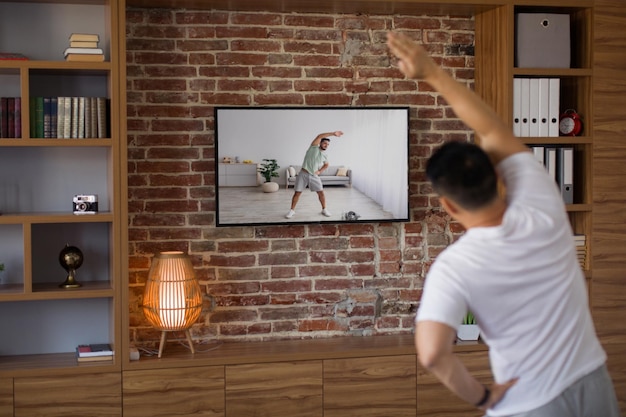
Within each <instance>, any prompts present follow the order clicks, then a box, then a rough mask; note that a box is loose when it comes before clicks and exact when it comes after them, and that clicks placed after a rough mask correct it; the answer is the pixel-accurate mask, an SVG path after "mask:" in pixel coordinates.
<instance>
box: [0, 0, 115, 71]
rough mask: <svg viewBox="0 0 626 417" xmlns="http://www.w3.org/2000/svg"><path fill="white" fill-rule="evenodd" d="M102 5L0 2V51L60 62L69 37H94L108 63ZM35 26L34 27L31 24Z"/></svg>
mask: <svg viewBox="0 0 626 417" xmlns="http://www.w3.org/2000/svg"><path fill="white" fill-rule="evenodd" d="M106 16H107V10H106V6H105V5H104V2H103V4H63V3H57V4H53V3H45V2H44V3H33V2H0V51H4V52H19V53H22V54H24V55H26V56H27V57H28V58H30V59H32V60H34V59H36V60H43V61H64V57H63V51H64V50H65V48H67V47H68V46H69V37H70V35H71V34H72V33H96V34H98V35H99V36H100V42H99V43H98V47H100V48H102V50H103V51H104V53H105V60H106V61H109V60H110V52H109V51H110V49H111V48H110V45H111V38H110V34H109V33H108V30H107V21H106ZM33 22H36V23H33Z"/></svg>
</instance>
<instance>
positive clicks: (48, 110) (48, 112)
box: [43, 97, 56, 139]
mask: <svg viewBox="0 0 626 417" xmlns="http://www.w3.org/2000/svg"><path fill="white" fill-rule="evenodd" d="M55 133H56V132H55ZM43 137H44V138H46V139H50V138H52V106H51V101H50V97H44V98H43Z"/></svg>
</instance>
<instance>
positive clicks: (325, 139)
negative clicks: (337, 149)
mask: <svg viewBox="0 0 626 417" xmlns="http://www.w3.org/2000/svg"><path fill="white" fill-rule="evenodd" d="M322 142H330V139H328V138H322V140H320V143H322Z"/></svg>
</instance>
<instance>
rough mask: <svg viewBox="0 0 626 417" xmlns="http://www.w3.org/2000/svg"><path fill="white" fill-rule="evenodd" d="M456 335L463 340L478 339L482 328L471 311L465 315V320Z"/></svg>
mask: <svg viewBox="0 0 626 417" xmlns="http://www.w3.org/2000/svg"><path fill="white" fill-rule="evenodd" d="M456 335H457V337H458V338H459V339H461V340H478V338H479V336H480V328H479V327H478V324H477V323H476V317H474V314H473V313H472V312H471V311H468V312H467V314H466V315H465V316H464V317H463V322H462V323H461V325H460V326H459V328H458V330H457V332H456Z"/></svg>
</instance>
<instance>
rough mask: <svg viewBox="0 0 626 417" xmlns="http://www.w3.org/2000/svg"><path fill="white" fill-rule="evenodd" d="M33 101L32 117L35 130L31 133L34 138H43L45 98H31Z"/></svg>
mask: <svg viewBox="0 0 626 417" xmlns="http://www.w3.org/2000/svg"><path fill="white" fill-rule="evenodd" d="M31 100H32V101H33V110H34V111H33V112H31V115H30V117H31V118H32V119H33V122H34V127H35V129H34V130H33V131H32V132H30V136H31V137H33V138H43V97H31Z"/></svg>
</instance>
